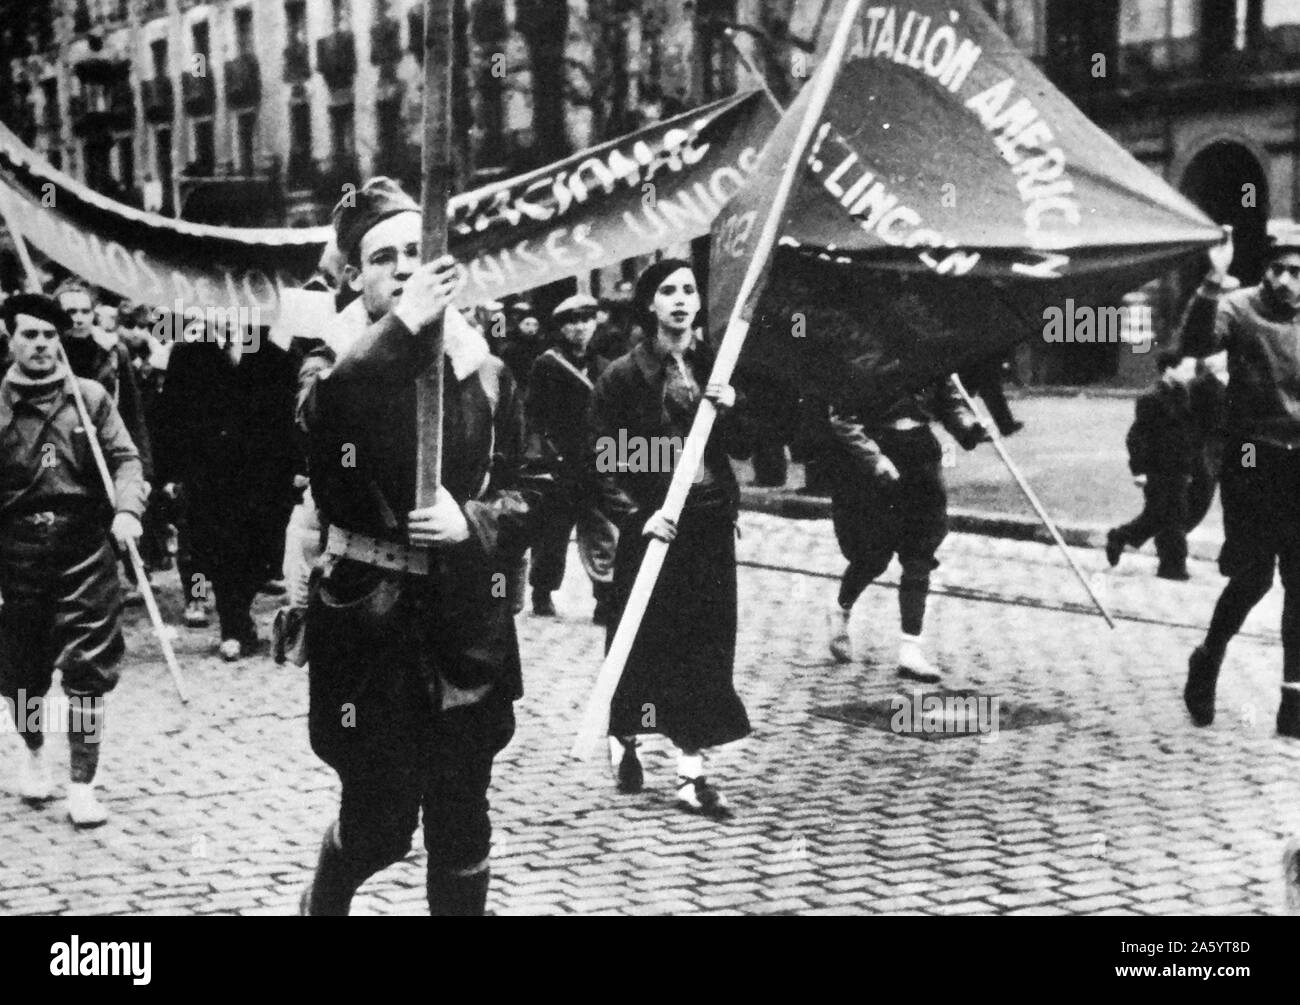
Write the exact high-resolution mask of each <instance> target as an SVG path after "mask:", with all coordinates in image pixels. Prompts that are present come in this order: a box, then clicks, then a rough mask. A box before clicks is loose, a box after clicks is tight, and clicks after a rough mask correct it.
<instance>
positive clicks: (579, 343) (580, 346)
mask: <svg viewBox="0 0 1300 1005" xmlns="http://www.w3.org/2000/svg"><path fill="white" fill-rule="evenodd" d="M560 334H561V335H563V336H564V341H565V342H566V343H568V346H569V348H570V349H572V350H573V351H574V353H576V354H577V355H579V356H582V355H584V354H585V353H586V352H587V346H589V345H590V344H591V339H592V337H593V336H594V335H595V334H596V318H595V315H587V316H585V317H578V318H573V319H571V320H569V321H566V322H565V323H564V324H563V325H561V326H560Z"/></svg>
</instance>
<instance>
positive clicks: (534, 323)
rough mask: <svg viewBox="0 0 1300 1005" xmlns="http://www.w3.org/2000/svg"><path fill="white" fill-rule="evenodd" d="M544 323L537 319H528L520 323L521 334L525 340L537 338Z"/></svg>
mask: <svg viewBox="0 0 1300 1005" xmlns="http://www.w3.org/2000/svg"><path fill="white" fill-rule="evenodd" d="M541 327H542V323H541V322H540V321H538V320H537V319H536V318H533V317H528V318H524V319H523V320H522V321H520V322H519V334H520V335H522V336H523V337H524V338H536V337H537V332H538V331H539V330H540V329H541Z"/></svg>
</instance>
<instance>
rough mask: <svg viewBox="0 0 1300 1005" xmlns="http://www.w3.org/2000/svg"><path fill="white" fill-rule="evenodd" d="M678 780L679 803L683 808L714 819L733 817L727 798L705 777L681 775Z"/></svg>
mask: <svg viewBox="0 0 1300 1005" xmlns="http://www.w3.org/2000/svg"><path fill="white" fill-rule="evenodd" d="M677 781H678V783H679V786H680V787H679V788H678V789H677V805H678V806H680V807H681V808H682V809H684V810H689V811H691V812H692V813H699V814H701V815H702V816H706V817H712V818H713V819H714V820H728V819H730V818H731V808H730V807H729V806H728V805H727V801H726V799H724V798H723V797H722V793H721V792H719V791H718V790H717V789H715V788H714V787H713V786H712V785H710V784H709V783H708V781H707V780H706V779H705V778H703V777H700V778H682V777H681V776H680V775H679V776H678V777H677Z"/></svg>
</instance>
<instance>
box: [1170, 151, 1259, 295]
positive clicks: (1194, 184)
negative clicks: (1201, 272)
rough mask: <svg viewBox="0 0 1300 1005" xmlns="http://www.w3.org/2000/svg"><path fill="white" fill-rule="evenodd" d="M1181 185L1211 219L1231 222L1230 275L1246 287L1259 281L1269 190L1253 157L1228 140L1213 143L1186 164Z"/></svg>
mask: <svg viewBox="0 0 1300 1005" xmlns="http://www.w3.org/2000/svg"><path fill="white" fill-rule="evenodd" d="M1179 188H1180V189H1181V190H1182V192H1183V194H1184V195H1185V196H1187V198H1189V199H1191V200H1192V202H1194V203H1196V205H1197V206H1199V207H1200V208H1201V210H1202V211H1203V212H1204V213H1205V214H1206V215H1207V216H1208V217H1210V219H1212V220H1213V221H1214V222H1215V223H1226V224H1231V225H1232V229H1233V238H1234V241H1235V243H1236V246H1237V255H1236V258H1235V259H1234V260H1233V263H1232V270H1231V271H1232V274H1233V275H1234V276H1236V277H1237V278H1238V279H1240V280H1241V281H1242V283H1244V284H1246V285H1253V284H1254V283H1257V282H1259V279H1260V276H1261V275H1263V273H1264V259H1265V256H1266V255H1267V253H1268V204H1269V192H1268V179H1267V178H1266V177H1265V175H1264V169H1263V167H1261V166H1260V163H1259V161H1258V160H1256V158H1255V155H1254V154H1253V153H1251V152H1250V150H1248V149H1247V148H1246V147H1244V146H1242V145H1241V144H1240V143H1233V142H1231V141H1230V140H1219V141H1218V142H1215V143H1211V144H1210V145H1209V146H1207V147H1206V148H1205V149H1204V150H1202V151H1200V153H1198V154H1197V155H1196V156H1195V157H1193V158H1192V161H1191V163H1190V164H1188V165H1187V169H1186V170H1185V171H1184V172H1183V178H1182V182H1181V184H1180V185H1179ZM1199 278H1200V277H1199V276H1193V277H1189V279H1190V281H1193V282H1194V281H1196V280H1197V279H1199Z"/></svg>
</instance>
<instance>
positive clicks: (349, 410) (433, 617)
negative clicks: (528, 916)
mask: <svg viewBox="0 0 1300 1005" xmlns="http://www.w3.org/2000/svg"><path fill="white" fill-rule="evenodd" d="M334 228H335V231H336V234H337V238H338V246H339V250H340V252H341V253H342V254H343V256H344V257H345V258H346V260H347V265H346V267H345V270H344V275H345V279H346V282H347V283H348V285H349V286H350V287H351V288H352V289H353V290H354V291H356V292H358V293H359V294H360V299H361V302H362V303H363V304H364V307H365V311H366V314H367V317H368V319H369V327H367V328H366V330H365V331H364V333H362V334H361V335H360V336H359V337H358V338H357V339H356V340H355V341H354V342H353V343H352V344H351V345H350V346H349V347H348V348H347V349H346V350H344V351H342V352H341V353H340V356H339V359H338V362H337V363H336V364H335V366H334V367H333V368H332V370H330V371H328V372H327V373H325V374H322V375H321V376H320V377H318V378H317V379H316V381H315V383H314V384H313V385H312V386H311V388H310V389H309V390H308V391H307V393H306V397H305V400H304V402H303V405H302V408H301V413H300V418H301V421H302V424H303V426H304V427H305V429H306V431H307V433H308V457H309V474H310V477H311V484H312V491H313V493H314V495H315V498H316V503H317V506H318V507H319V509H320V515H321V520H322V522H323V523H324V524H326V525H327V527H328V530H327V537H326V547H325V554H324V556H323V557H322V559H321V561H320V563H319V565H318V567H317V570H316V573H315V574H314V575H313V582H312V586H311V589H310V596H309V600H308V611H307V620H306V642H307V658H308V661H309V666H310V670H309V681H310V711H309V717H308V725H309V732H310V738H311V743H312V748H313V749H314V750H315V751H316V753H317V754H318V755H319V756H320V757H321V758H322V759H323V760H324V761H325V762H326V763H328V764H329V765H330V766H331V767H333V768H334V769H335V770H336V771H337V772H338V775H339V779H340V782H341V783H342V794H341V799H340V806H339V813H338V818H337V820H336V821H335V822H334V823H331V824H330V826H329V827H328V828H327V830H326V833H325V837H324V840H323V842H322V846H321V852H320V859H319V862H318V864H317V867H316V873H315V876H314V877H313V879H312V882H311V884H310V885H309V886H308V888H307V889H306V890H305V891H304V893H303V898H302V902H301V908H302V912H303V913H304V914H308V915H342V914H347V913H348V909H349V905H350V903H351V900H352V896H353V894H354V893H355V891H356V890H357V889H358V887H360V885H361V884H362V883H363V882H365V880H366V879H367V878H368V877H370V876H372V875H374V874H375V873H376V872H378V871H379V870H381V869H383V868H385V867H386V866H388V865H390V864H392V863H394V862H397V861H399V860H400V859H402V858H404V857H405V856H406V854H407V852H408V851H409V850H410V842H411V837H412V835H413V834H414V832H415V828H416V825H417V822H418V820H419V818H420V814H421V812H423V823H424V845H425V848H426V850H427V852H428V860H427V865H428V873H427V892H428V901H429V910H430V913H432V914H435V915H463V916H471V915H481V914H483V913H484V906H485V902H486V898H487V890H488V855H489V850H490V843H491V824H490V821H489V818H488V800H487V790H488V785H489V783H490V780H491V773H492V761H493V758H494V757H495V755H496V754H497V752H498V751H500V750H501V749H502V748H503V747H504V746H505V745H506V744H507V743H508V742H509V740H510V737H511V736H512V734H513V732H514V711H513V702H514V701H515V699H517V698H518V697H519V696H520V695H521V693H522V678H521V672H520V664H519V646H518V641H517V639H516V636H515V625H514V617H513V613H512V611H511V608H510V601H509V598H508V596H507V590H506V585H507V582H508V578H509V574H510V572H511V570H513V569H514V567H515V566H516V564H517V563H518V561H519V557H520V556H521V555H522V554H523V551H524V550H525V549H526V548H527V547H528V545H529V544H530V543H531V542H530V537H531V534H532V531H533V524H534V523H535V514H536V512H537V510H538V507H539V506H540V504H541V502H542V496H543V494H544V492H545V491H546V490H547V488H548V486H549V484H550V478H549V476H548V475H546V474H545V472H544V469H543V468H542V467H541V466H540V465H539V464H538V463H537V461H535V460H534V459H531V458H529V457H527V456H526V454H525V441H524V427H523V411H522V402H521V401H520V398H519V395H518V393H517V391H516V387H515V383H514V380H513V378H512V377H511V375H510V373H509V371H508V369H507V368H506V367H505V366H504V365H503V364H502V363H501V361H500V360H498V359H497V358H496V357H495V356H492V355H491V354H490V353H489V352H488V348H487V344H486V342H485V341H484V340H483V338H482V336H481V335H479V334H478V333H477V332H475V331H474V330H473V329H472V328H471V327H470V326H469V325H468V324H466V323H465V322H464V319H463V318H462V317H461V316H460V313H459V312H458V311H456V310H454V309H449V308H451V306H452V302H453V300H454V299H455V296H456V293H457V290H458V288H459V285H460V276H459V270H458V267H457V265H456V263H455V262H454V261H453V260H452V259H450V258H448V257H444V258H441V259H439V260H437V261H434V262H430V263H427V264H423V265H422V264H420V255H419V251H420V214H419V209H418V207H417V206H416V204H415V202H413V201H412V200H411V198H410V197H409V196H407V195H406V194H405V193H404V192H403V191H402V190H401V189H400V188H399V187H398V186H397V185H396V183H394V182H392V181H390V180H389V179H387V178H375V179H372V180H371V181H370V182H368V183H367V184H366V185H364V186H363V187H362V188H361V189H360V190H359V191H357V192H356V193H355V194H353V195H350V196H349V197H348V198H346V199H345V200H344V201H342V202H340V204H339V205H338V206H337V207H335V210H334ZM440 323H441V324H442V325H443V328H444V331H443V336H444V355H445V357H446V358H445V360H444V376H443V423H442V433H443V441H442V449H443V460H442V472H441V479H442V484H441V487H440V489H439V491H438V493H437V496H436V498H435V500H434V502H433V505H431V506H428V507H426V508H422V509H416V508H415V499H416V476H417V471H416V446H417V422H418V418H419V417H418V414H417V397H418V392H417V379H418V378H419V375H420V374H422V373H423V372H424V371H426V370H427V369H428V368H429V366H430V365H431V363H432V359H431V354H430V334H431V331H432V330H433V326H435V325H438V324H440Z"/></svg>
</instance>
